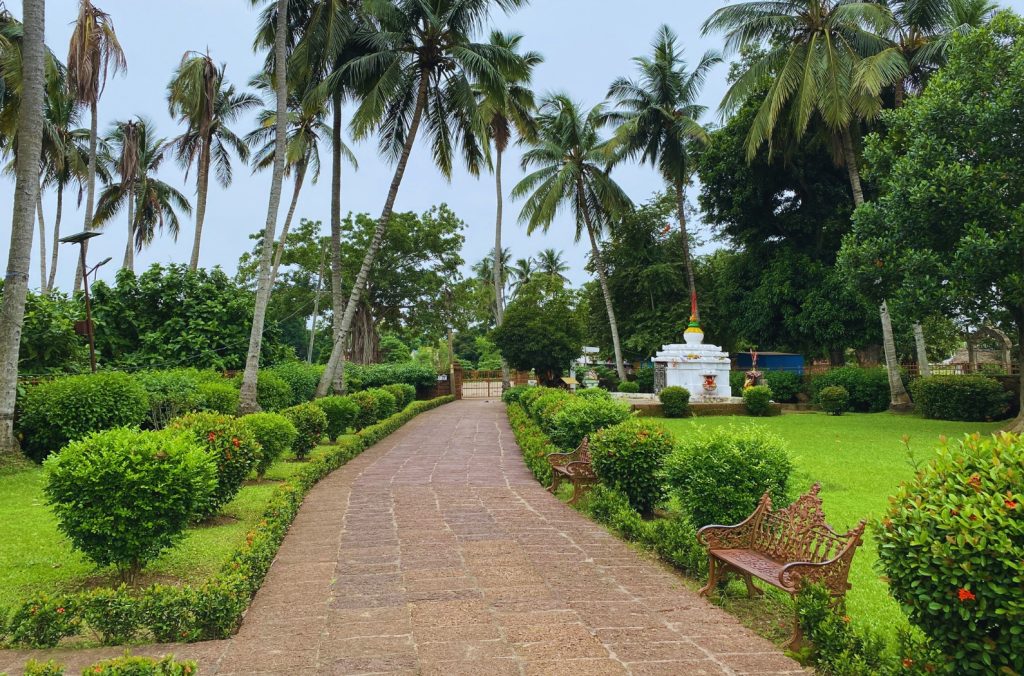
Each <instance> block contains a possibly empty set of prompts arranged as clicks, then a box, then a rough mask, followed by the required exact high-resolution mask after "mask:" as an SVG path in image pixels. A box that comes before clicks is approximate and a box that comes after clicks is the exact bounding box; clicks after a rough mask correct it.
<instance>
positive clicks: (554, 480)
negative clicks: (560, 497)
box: [548, 472, 562, 495]
mask: <svg viewBox="0 0 1024 676" xmlns="http://www.w3.org/2000/svg"><path fill="white" fill-rule="evenodd" d="M561 481H562V475H561V474H559V473H558V472H552V473H551V486H550V487H549V488H548V493H551V494H552V495H555V494H557V493H558V485H559V484H560V483H561Z"/></svg>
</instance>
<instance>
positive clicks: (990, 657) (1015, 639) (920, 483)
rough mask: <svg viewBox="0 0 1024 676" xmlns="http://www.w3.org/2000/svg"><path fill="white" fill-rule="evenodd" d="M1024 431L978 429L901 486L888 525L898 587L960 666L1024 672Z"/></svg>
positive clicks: (884, 541) (892, 578)
mask: <svg viewBox="0 0 1024 676" xmlns="http://www.w3.org/2000/svg"><path fill="white" fill-rule="evenodd" d="M1022 477H1024V440H1022V439H1021V437H1020V436H1017V435H1012V434H1005V433H1003V434H998V435H993V436H984V437H983V436H981V435H974V436H969V437H965V438H963V439H961V440H960V441H958V442H953V443H952V444H950V443H948V442H946V441H944V442H943V445H942V446H941V447H940V448H939V449H938V455H937V456H936V457H935V459H934V460H932V461H931V462H930V463H929V464H928V465H927V466H926V467H925V468H924V469H923V470H922V471H920V472H919V473H918V474H917V477H916V478H915V479H914V480H912V481H910V482H909V483H904V484H902V485H901V486H900V489H899V491H898V492H897V494H896V496H895V497H894V498H892V500H891V502H890V506H889V508H888V511H887V513H886V515H885V518H884V519H883V520H882V522H881V524H880V525H879V527H878V528H876V529H875V532H876V539H877V542H878V557H879V561H880V562H881V564H882V566H883V567H884V569H885V573H886V575H887V576H888V578H889V588H890V590H891V591H892V594H893V596H894V597H895V598H896V600H898V601H899V602H900V603H902V604H903V606H904V608H905V609H906V610H907V613H908V615H909V617H910V621H911V622H912V623H913V624H915V625H917V626H918V627H919V628H920V629H921V630H922V631H923V632H924V633H925V634H926V635H927V636H928V637H929V638H931V640H932V641H933V643H934V644H935V646H936V647H937V648H938V649H940V650H941V651H942V652H943V653H944V654H945V655H946V657H947V658H948V659H950V660H952V663H953V665H954V670H955V671H956V672H957V673H964V674H968V673H970V674H977V673H995V672H1005V673H1013V672H1022V671H1024V630H1022V628H1024V564H1022V560H1021V552H1024V481H1022Z"/></svg>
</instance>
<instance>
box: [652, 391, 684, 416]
mask: <svg viewBox="0 0 1024 676" xmlns="http://www.w3.org/2000/svg"><path fill="white" fill-rule="evenodd" d="M658 399H660V400H661V410H662V412H663V413H664V414H665V417H666V418H685V417H686V416H687V415H689V413H690V391H689V390H688V389H686V388H685V387H675V386H672V387H666V388H665V389H663V390H662V391H661V392H660V393H659V394H658Z"/></svg>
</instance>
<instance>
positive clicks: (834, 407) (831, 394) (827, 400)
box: [818, 385, 850, 415]
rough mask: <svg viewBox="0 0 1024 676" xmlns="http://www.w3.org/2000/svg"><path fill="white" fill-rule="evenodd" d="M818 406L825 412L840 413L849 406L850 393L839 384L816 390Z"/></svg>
mask: <svg viewBox="0 0 1024 676" xmlns="http://www.w3.org/2000/svg"><path fill="white" fill-rule="evenodd" d="M818 406H820V407H821V410H822V411H824V412H825V413H830V414H832V415H842V414H843V413H845V412H846V410H847V409H848V408H850V393H849V392H847V391H846V388H845V387H840V386H839V385H832V386H830V387H826V388H824V389H822V390H821V392H818Z"/></svg>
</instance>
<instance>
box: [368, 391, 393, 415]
mask: <svg viewBox="0 0 1024 676" xmlns="http://www.w3.org/2000/svg"><path fill="white" fill-rule="evenodd" d="M367 391H368V392H370V393H372V394H373V398H374V401H375V403H376V407H377V408H376V412H375V415H376V416H377V420H378V421H380V420H387V419H388V418H390V417H391V416H393V415H394V414H396V413H398V401H397V400H396V399H395V395H393V394H391V393H390V392H388V391H387V390H386V389H384V388H383V387H375V388H373V389H372V390H367Z"/></svg>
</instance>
